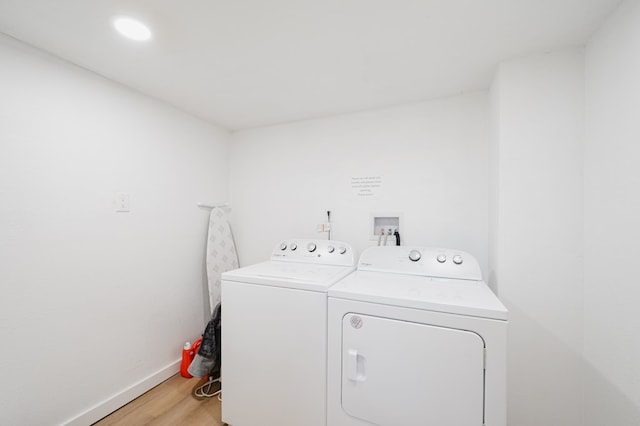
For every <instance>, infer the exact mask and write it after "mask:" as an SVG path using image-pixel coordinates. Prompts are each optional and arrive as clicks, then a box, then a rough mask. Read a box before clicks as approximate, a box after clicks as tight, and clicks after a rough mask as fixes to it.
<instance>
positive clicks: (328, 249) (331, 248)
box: [327, 246, 336, 253]
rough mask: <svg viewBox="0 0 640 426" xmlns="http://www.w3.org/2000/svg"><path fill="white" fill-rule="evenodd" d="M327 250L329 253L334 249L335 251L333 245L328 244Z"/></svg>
mask: <svg viewBox="0 0 640 426" xmlns="http://www.w3.org/2000/svg"><path fill="white" fill-rule="evenodd" d="M327 251H328V252H329V253H333V252H334V251H336V248H335V247H334V246H329V247H327Z"/></svg>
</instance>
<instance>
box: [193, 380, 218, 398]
mask: <svg viewBox="0 0 640 426" xmlns="http://www.w3.org/2000/svg"><path fill="white" fill-rule="evenodd" d="M216 383H217V384H218V385H217V386H216ZM216 395H217V396H218V401H222V383H220V377H218V378H213V377H209V378H208V379H207V381H206V382H204V383H203V384H201V385H199V386H197V385H196V387H195V388H193V396H194V397H196V398H197V399H204V398H212V397H214V396H216Z"/></svg>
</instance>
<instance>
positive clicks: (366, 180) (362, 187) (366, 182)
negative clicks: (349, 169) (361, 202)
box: [351, 175, 382, 197]
mask: <svg viewBox="0 0 640 426" xmlns="http://www.w3.org/2000/svg"><path fill="white" fill-rule="evenodd" d="M381 187H382V176H375V175H373V176H354V177H352V178H351V189H352V191H353V194H354V195H357V196H358V197H372V196H375V195H377V194H378V192H379V191H380V188H381Z"/></svg>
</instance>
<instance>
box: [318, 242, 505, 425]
mask: <svg viewBox="0 0 640 426" xmlns="http://www.w3.org/2000/svg"><path fill="white" fill-rule="evenodd" d="M328 327H329V329H328V351H329V352H328V389H327V391H328V399H327V404H328V406H327V409H328V414H327V424H328V425H329V426H353V425H359V426H362V425H377V426H398V425H402V426H418V425H419V426H424V425H438V426H481V425H487V426H506V424H507V419H506V336H507V310H506V308H505V307H504V305H503V304H502V303H500V301H499V300H498V298H497V297H496V296H495V295H494V294H493V292H492V291H491V290H490V289H489V287H487V285H486V284H485V283H484V282H483V281H482V275H481V271H480V267H479V266H478V262H477V261H476V260H475V259H474V258H473V256H471V255H470V254H468V253H464V252H462V251H457V250H446V249H434V248H412V247H405V246H402V247H396V246H394V247H372V248H369V249H367V250H365V251H364V252H363V253H362V255H361V257H360V261H359V264H358V270H357V271H356V272H354V273H353V274H351V275H349V276H347V277H346V278H345V279H344V280H342V281H340V282H339V283H337V284H336V285H334V286H333V287H331V288H330V289H329V316H328Z"/></svg>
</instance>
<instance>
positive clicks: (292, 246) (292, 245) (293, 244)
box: [289, 243, 298, 250]
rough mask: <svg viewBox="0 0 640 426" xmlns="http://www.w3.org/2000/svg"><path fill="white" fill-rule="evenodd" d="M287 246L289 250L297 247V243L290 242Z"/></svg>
mask: <svg viewBox="0 0 640 426" xmlns="http://www.w3.org/2000/svg"><path fill="white" fill-rule="evenodd" d="M289 248H290V249H291V250H295V249H297V248H298V245H297V244H296V243H291V245H290V246H289Z"/></svg>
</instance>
